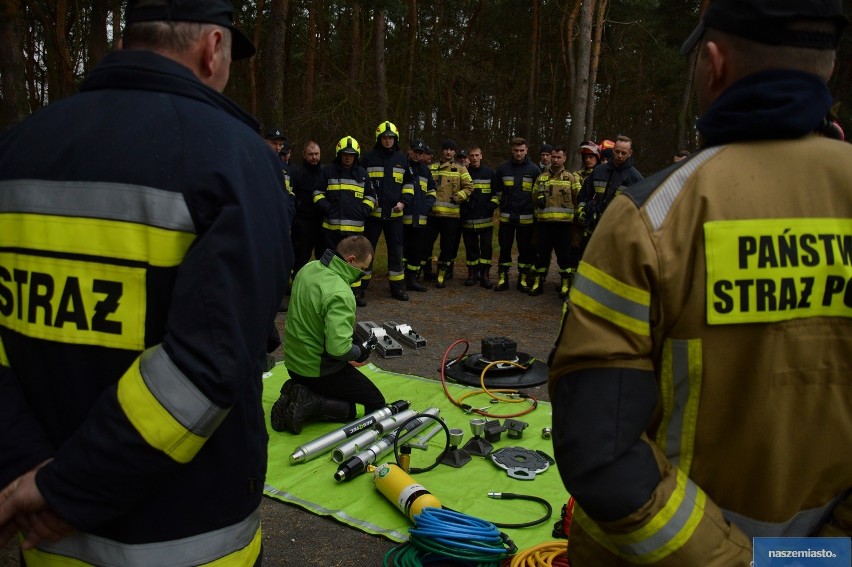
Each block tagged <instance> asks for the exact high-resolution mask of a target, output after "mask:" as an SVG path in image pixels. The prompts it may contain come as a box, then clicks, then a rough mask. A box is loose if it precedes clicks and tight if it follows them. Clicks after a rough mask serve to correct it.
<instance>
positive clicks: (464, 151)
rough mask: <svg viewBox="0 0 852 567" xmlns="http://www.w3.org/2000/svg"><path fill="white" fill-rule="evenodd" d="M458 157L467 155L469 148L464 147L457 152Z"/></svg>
mask: <svg viewBox="0 0 852 567" xmlns="http://www.w3.org/2000/svg"><path fill="white" fill-rule="evenodd" d="M456 157H460V158H462V157H467V150H466V149H464V148H462V149H460V150H459V153H457V154H456Z"/></svg>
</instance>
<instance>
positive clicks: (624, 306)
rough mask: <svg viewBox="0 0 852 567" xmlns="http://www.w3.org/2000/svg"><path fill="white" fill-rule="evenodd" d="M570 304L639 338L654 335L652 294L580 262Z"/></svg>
mask: <svg viewBox="0 0 852 567" xmlns="http://www.w3.org/2000/svg"><path fill="white" fill-rule="evenodd" d="M571 303H573V304H574V305H577V306H578V307H582V308H583V309H585V310H586V311H589V312H590V313H594V314H595V315H597V316H599V317H601V318H603V319H606V320H608V321H609V322H611V323H613V324H615V325H618V326H619V327H621V328H623V329H626V330H628V331H630V332H632V333H636V334H637V335H641V336H643V337H648V336H650V335H651V327H650V319H649V318H650V315H649V309H650V305H651V294H650V293H648V292H647V291H645V290H641V289H639V288H636V287H633V286H630V285H627V284H625V283H622V282H620V281H618V280H617V279H615V278H613V277H612V276H610V275H609V274H606V273H604V272H603V271H601V270H599V269H598V268H595V267H594V266H592V265H591V264H588V263H586V262H580V267H579V269H578V270H577V278H576V280H575V281H574V285H573V287H572V289H571Z"/></svg>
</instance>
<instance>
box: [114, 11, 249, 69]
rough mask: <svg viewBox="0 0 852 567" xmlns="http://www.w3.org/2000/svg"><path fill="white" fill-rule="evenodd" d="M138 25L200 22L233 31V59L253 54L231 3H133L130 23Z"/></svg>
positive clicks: (129, 16) (129, 13)
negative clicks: (235, 21) (236, 22)
mask: <svg viewBox="0 0 852 567" xmlns="http://www.w3.org/2000/svg"><path fill="white" fill-rule="evenodd" d="M139 22H199V23H205V24H216V25H219V26H222V27H223V28H228V29H229V30H231V37H232V42H231V59H234V60H237V59H247V58H249V57H251V56H252V55H254V53H255V48H254V44H253V43H252V42H251V40H250V39H249V38H248V37H247V36H246V35H245V34H244V33H243V32H241V31H240V30H239V29H238V28H237V27H236V26H235V25H234V5H233V4H231V1H230V0H130V1H129V2H128V3H127V24H136V23H139Z"/></svg>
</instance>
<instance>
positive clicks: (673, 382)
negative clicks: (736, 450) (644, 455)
mask: <svg viewBox="0 0 852 567" xmlns="http://www.w3.org/2000/svg"><path fill="white" fill-rule="evenodd" d="M701 353H702V348H701V340H700V339H690V340H672V339H667V340H666V341H665V343H664V344H663V352H662V361H661V375H660V390H661V398H662V400H661V402H662V408H663V416H662V419H661V420H660V425H659V429H658V430H657V435H656V442H657V445H659V446H660V449H661V450H662V451H663V452H664V453H665V454H666V456H667V457H668V458H669V460H670V461H672V462H673V463H674V464H675V465H677V466H678V468H680V469H681V470H682V471H683V472H684V473H686V474H689V469H690V467H691V466H692V457H693V453H694V449H695V430H696V423H697V422H698V405H699V401H700V396H701V380H702V373H703V364H702V359H701V357H702V354H701Z"/></svg>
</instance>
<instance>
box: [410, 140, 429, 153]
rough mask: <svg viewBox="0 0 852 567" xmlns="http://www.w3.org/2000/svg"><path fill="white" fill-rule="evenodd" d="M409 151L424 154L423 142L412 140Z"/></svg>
mask: <svg viewBox="0 0 852 567" xmlns="http://www.w3.org/2000/svg"><path fill="white" fill-rule="evenodd" d="M411 149H412V150H414V151H415V152H424V153H425V152H426V143H425V142H424V141H423V140H414V141H413V142H411Z"/></svg>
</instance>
